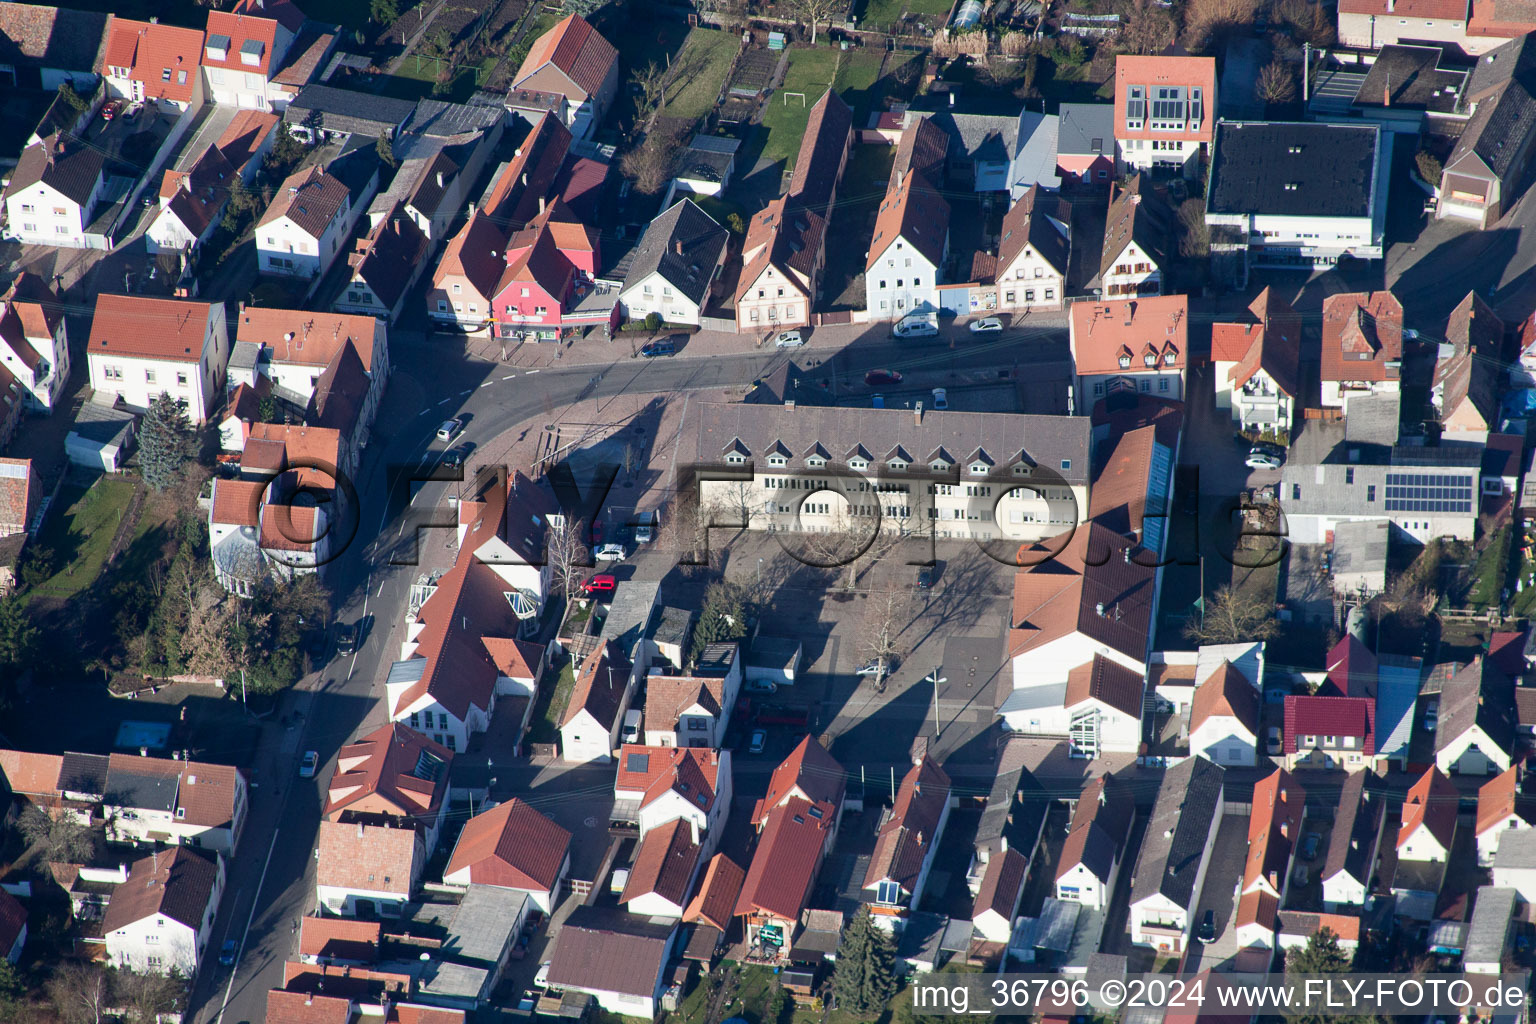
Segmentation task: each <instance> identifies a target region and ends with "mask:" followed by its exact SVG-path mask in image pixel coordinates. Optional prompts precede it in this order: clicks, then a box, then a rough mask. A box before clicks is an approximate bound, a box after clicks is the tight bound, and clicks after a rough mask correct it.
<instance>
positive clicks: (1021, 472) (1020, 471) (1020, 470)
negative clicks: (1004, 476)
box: [1013, 462, 1034, 476]
mask: <svg viewBox="0 0 1536 1024" xmlns="http://www.w3.org/2000/svg"><path fill="white" fill-rule="evenodd" d="M1033 472H1034V469H1033V468H1032V467H1031V466H1030V464H1029V463H1027V462H1020V463H1016V464H1015V465H1014V467H1013V475H1014V476H1029V475H1030V474H1031V473H1033Z"/></svg>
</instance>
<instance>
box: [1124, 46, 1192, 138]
mask: <svg viewBox="0 0 1536 1024" xmlns="http://www.w3.org/2000/svg"><path fill="white" fill-rule="evenodd" d="M1133 85H1140V86H1144V87H1146V88H1148V89H1153V88H1156V87H1157V86H1160V85H1182V86H1186V87H1189V88H1199V89H1201V90H1202V92H1201V97H1202V101H1203V105H1204V110H1202V111H1201V119H1200V130H1199V131H1178V132H1164V131H1159V132H1158V133H1157V137H1159V138H1163V137H1165V136H1166V137H1168V138H1173V139H1188V140H1198V141H1204V142H1210V141H1211V134H1212V131H1213V130H1214V128H1215V124H1216V60H1215V58H1212V57H1164V56H1134V55H1131V54H1121V55H1120V56H1118V57H1116V58H1115V111H1114V116H1115V138H1117V139H1123V138H1127V137H1136V138H1151V137H1152V135H1153V132H1152V119H1151V118H1150V117H1149V118H1146V119H1145V120H1144V121H1143V122H1142V124H1143V125H1144V127H1143V128H1142V129H1140V130H1138V131H1130V130H1128V129H1127V128H1126V126H1125V109H1126V107H1125V104H1126V100H1127V99H1128V98H1129V89H1130V87H1131V86H1133ZM1147 103H1148V104H1149V105H1150V103H1151V97H1150V96H1148V97H1147Z"/></svg>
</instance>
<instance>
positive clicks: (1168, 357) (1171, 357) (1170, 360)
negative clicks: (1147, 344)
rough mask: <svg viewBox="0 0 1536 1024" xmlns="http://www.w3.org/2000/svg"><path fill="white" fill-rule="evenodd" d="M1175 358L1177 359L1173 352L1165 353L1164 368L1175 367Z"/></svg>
mask: <svg viewBox="0 0 1536 1024" xmlns="http://www.w3.org/2000/svg"><path fill="white" fill-rule="evenodd" d="M1175 358H1177V357H1176V356H1175V355H1174V353H1172V352H1164V353H1163V365H1164V366H1172V365H1173V361H1174V359H1175Z"/></svg>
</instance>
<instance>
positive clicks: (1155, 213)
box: [1099, 100, 1209, 277]
mask: <svg viewBox="0 0 1536 1024" xmlns="http://www.w3.org/2000/svg"><path fill="white" fill-rule="evenodd" d="M1207 102H1209V100H1207ZM1172 232H1173V211H1172V210H1170V209H1169V208H1168V204H1167V203H1165V202H1164V201H1163V200H1162V198H1161V197H1160V196H1159V195H1158V194H1157V192H1156V190H1154V189H1153V187H1152V182H1151V179H1150V178H1148V177H1147V176H1146V175H1142V174H1133V175H1131V178H1130V180H1129V181H1127V182H1126V183H1125V187H1124V188H1121V187H1120V186H1118V185H1111V186H1110V197H1109V216H1108V218H1107V220H1106V221H1105V223H1104V251H1103V254H1102V256H1101V257H1100V259H1099V276H1100V277H1103V276H1105V275H1107V274H1109V273H1110V272H1111V271H1112V270H1114V269H1115V261H1116V260H1118V259H1119V258H1120V254H1121V253H1123V252H1125V248H1126V246H1128V245H1130V244H1131V243H1133V242H1134V243H1135V244H1136V247H1137V248H1138V249H1140V250H1141V251H1142V252H1144V253H1146V254H1147V256H1148V257H1149V258H1150V259H1151V260H1152V262H1153V263H1155V264H1156V265H1157V266H1158V267H1159V268H1162V267H1166V266H1167V265H1168V256H1169V248H1168V245H1169V240H1170V238H1171V236H1172Z"/></svg>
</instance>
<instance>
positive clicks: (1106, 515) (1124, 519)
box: [1088, 426, 1157, 537]
mask: <svg viewBox="0 0 1536 1024" xmlns="http://www.w3.org/2000/svg"><path fill="white" fill-rule="evenodd" d="M1110 443H1111V444H1112V445H1113V447H1112V448H1111V449H1110V451H1109V453H1108V454H1107V455H1106V456H1105V457H1104V459H1103V461H1102V463H1101V464H1100V465H1099V470H1098V475H1097V476H1095V477H1094V479H1093V489H1092V490H1091V491H1090V492H1089V496H1088V518H1089V519H1092V520H1094V521H1096V522H1098V523H1101V524H1102V525H1104V526H1106V527H1108V528H1109V529H1111V530H1113V531H1114V532H1115V533H1118V534H1120V535H1121V536H1123V537H1131V536H1135V537H1140V536H1141V535H1142V529H1143V526H1144V525H1145V516H1146V510H1147V491H1148V478H1149V476H1150V475H1151V473H1152V466H1153V460H1152V453H1153V449H1154V446H1155V445H1156V444H1157V428H1156V427H1151V426H1148V427H1139V428H1137V429H1136V430H1132V431H1128V432H1127V433H1124V434H1120V435H1119V436H1117V437H1114V438H1113V439H1112V441H1111V442H1110Z"/></svg>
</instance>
